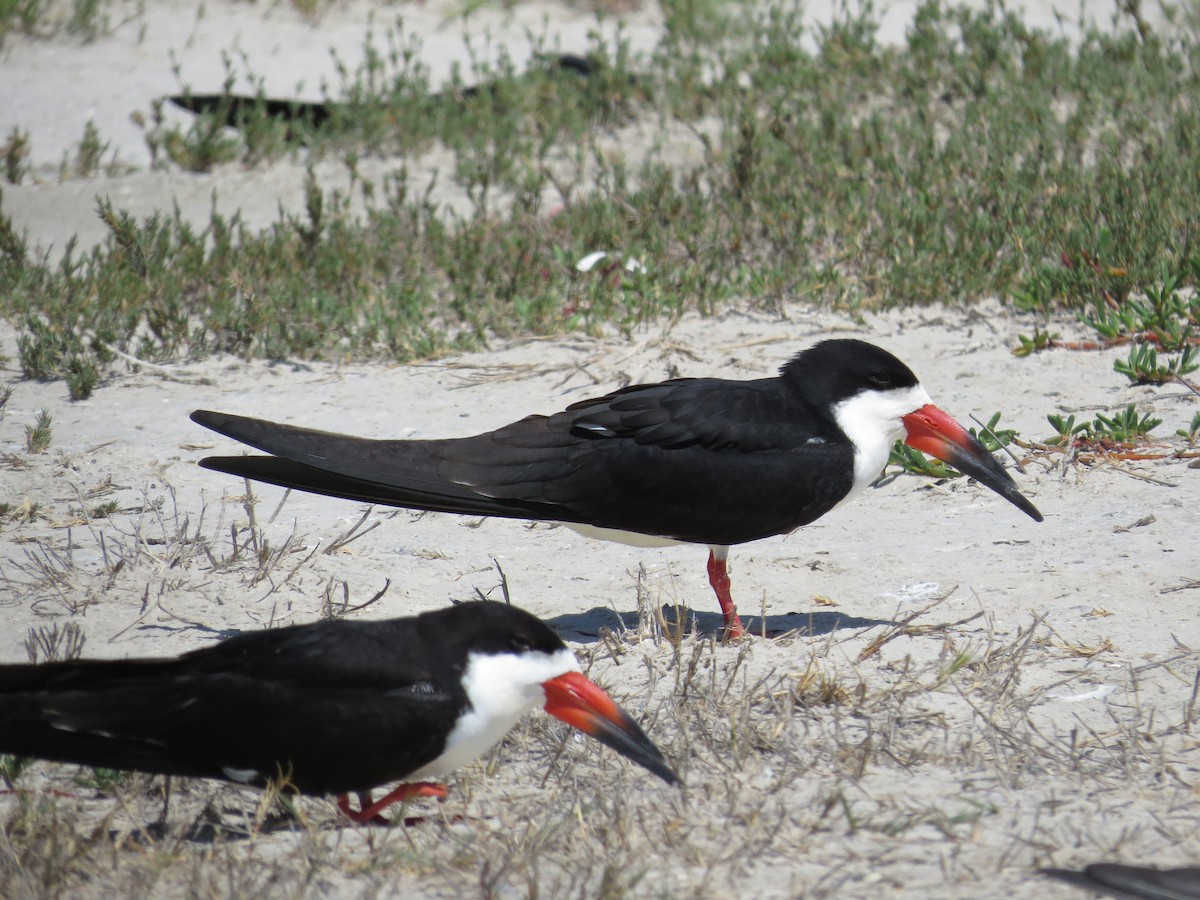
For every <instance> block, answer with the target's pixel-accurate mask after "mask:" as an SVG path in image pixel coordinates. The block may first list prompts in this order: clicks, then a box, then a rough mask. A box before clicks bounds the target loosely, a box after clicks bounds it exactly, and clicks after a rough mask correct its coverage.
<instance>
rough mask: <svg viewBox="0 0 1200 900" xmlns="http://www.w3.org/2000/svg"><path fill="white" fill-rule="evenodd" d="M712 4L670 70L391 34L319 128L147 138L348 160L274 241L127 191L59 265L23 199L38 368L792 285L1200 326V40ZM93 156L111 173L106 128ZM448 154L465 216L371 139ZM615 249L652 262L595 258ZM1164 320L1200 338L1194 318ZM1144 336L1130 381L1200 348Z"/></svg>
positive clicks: (345, 344) (679, 303)
mask: <svg viewBox="0 0 1200 900" xmlns="http://www.w3.org/2000/svg"><path fill="white" fill-rule="evenodd" d="M683 7H687V9H686V10H685V9H684V8H683ZM696 9H701V10H704V9H709V7H708V6H702V7H698V8H693V7H692V6H689V5H687V4H680V5H679V8H678V9H677V8H676V7H674V6H671V7H670V8H669V9H668V14H669V15H670V17H671V26H672V27H671V28H670V29H669V30H668V31H667V36H666V37H665V38H664V39H663V42H662V43H661V45H660V46H659V47H658V48H657V50H656V52H655V53H654V54H653V57H652V58H651V59H634V58H633V56H632V54H631V52H630V51H629V49H628V47H627V46H625V45H624V44H623V43H618V44H617V45H616V46H607V45H604V44H603V43H601V42H600V41H599V39H596V41H597V42H596V44H595V45H594V46H593V47H592V48H591V51H590V54H589V59H590V61H591V63H592V71H591V72H590V74H589V75H587V77H583V76H581V75H580V74H579V73H578V72H575V71H570V70H563V69H560V68H557V67H554V66H547V67H545V68H544V69H543V68H539V67H537V66H535V67H533V68H532V69H531V71H530V72H528V73H525V74H522V75H518V74H517V73H516V71H515V67H514V66H513V65H512V64H511V62H509V61H507V60H504V59H502V60H501V61H500V62H499V63H496V64H485V63H483V62H478V63H477V64H475V65H473V66H471V67H470V70H469V71H466V72H462V73H460V75H459V78H458V80H457V82H456V84H454V85H452V86H451V88H450V89H448V90H447V91H445V92H444V93H442V94H440V95H436V96H435V95H433V94H431V93H430V89H429V84H428V79H427V73H426V72H425V71H424V69H423V68H422V66H421V65H420V63H419V61H418V58H417V56H416V54H415V52H414V47H415V40H414V39H413V38H412V37H411V36H406V35H404V34H402V33H399V32H395V31H390V32H388V33H387V34H386V35H385V36H384V39H383V41H382V45H380V44H379V43H378V42H376V41H374V40H372V42H371V45H370V47H371V52H369V53H368V54H367V57H366V60H365V62H364V63H363V65H362V66H361V67H360V68H359V69H357V70H351V69H349V68H348V67H343V71H344V73H345V74H344V78H343V83H342V84H341V85H340V86H339V95H338V96H337V97H336V100H337V101H338V102H337V103H336V104H333V105H331V106H330V107H329V115H328V118H327V119H325V120H324V121H322V122H320V123H315V122H313V121H305V120H304V119H303V117H301V118H300V119H298V120H297V121H294V122H290V123H288V124H287V125H286V126H281V125H280V124H279V122H278V121H277V120H273V119H271V118H270V117H269V116H268V115H267V111H266V108H265V106H260V107H259V108H258V111H257V112H256V111H255V108H256V107H255V105H254V104H251V105H250V107H249V108H248V111H246V112H244V114H240V115H241V116H242V117H241V119H240V120H239V122H240V124H241V130H240V131H238V132H233V131H229V130H228V129H226V128H224V127H222V126H221V125H220V122H221V120H222V116H223V115H224V113H222V112H220V111H218V112H216V113H212V114H205V115H201V116H200V117H198V118H197V120H196V121H195V123H194V124H193V125H192V127H191V128H190V129H189V130H188V131H187V132H184V133H179V132H178V131H174V132H172V131H168V130H164V129H163V127H162V125H161V122H159V123H157V124H152V125H151V126H150V127H149V128H148V131H147V138H148V140H149V141H150V142H151V145H152V146H154V147H157V148H158V149H159V150H160V151H161V153H160V154H159V156H158V159H159V164H161V165H180V166H183V167H186V168H198V169H203V168H206V167H209V166H211V165H213V164H215V163H216V162H219V161H221V160H223V159H230V158H233V159H238V160H240V161H241V162H242V163H243V164H254V163H256V162H257V161H259V160H262V159H269V158H273V157H275V156H278V155H279V154H281V153H284V152H290V153H307V154H309V157H310V158H312V159H315V158H318V157H321V156H329V155H334V154H336V155H339V156H340V158H342V159H343V160H344V161H345V163H346V166H347V170H348V172H349V174H350V187H349V188H348V189H347V190H344V191H333V192H330V193H325V194H323V193H322V192H321V190H320V189H319V188H318V186H317V183H316V180H315V177H314V178H310V181H309V185H308V187H307V213H306V215H304V216H302V217H296V216H291V215H281V217H280V219H279V220H278V221H277V222H276V224H275V225H274V227H272V228H271V229H270V230H268V231H266V232H263V233H251V232H249V231H248V230H247V229H246V228H244V226H243V225H242V223H241V222H240V221H239V220H238V218H237V217H236V216H234V217H232V218H226V217H223V216H220V215H215V214H214V215H213V216H212V218H211V220H210V221H209V223H208V225H207V227H205V228H202V229H197V228H194V227H193V226H191V225H189V224H188V223H186V222H183V221H181V220H180V219H179V218H178V217H177V216H174V215H172V214H170V213H164V214H162V215H158V216H155V217H152V218H150V219H147V220H146V221H142V222H136V221H133V220H132V219H131V218H130V217H128V216H127V215H125V214H123V213H122V212H120V211H118V210H114V209H112V208H111V207H110V206H108V205H106V204H102V205H101V207H100V214H101V216H102V217H103V218H104V220H105V222H107V223H108V225H109V228H110V229H111V231H112V235H111V238H110V239H109V241H108V243H107V244H106V245H105V246H104V247H102V248H99V249H97V250H95V251H92V252H89V253H86V254H80V253H78V252H77V251H76V250H75V249H74V248H68V249H67V251H66V252H65V253H64V255H63V256H62V258H61V259H59V260H57V261H54V260H49V259H35V258H33V257H32V255H31V254H30V252H29V250H28V248H27V247H26V246H25V245H24V243H23V242H22V240H21V239H20V238H19V236H17V235H16V233H15V231H14V229H13V228H12V227H11V224H10V223H9V222H8V220H7V219H6V218H5V217H4V215H3V207H2V196H0V282H3V283H4V284H6V285H7V286H9V287H8V289H7V290H6V291H5V293H4V296H3V297H2V298H0V315H5V316H7V317H10V318H12V319H13V320H15V321H17V322H18V323H20V325H21V328H22V338H21V365H22V368H23V369H24V371H25V372H26V374H27V375H29V376H32V377H51V378H64V379H67V380H68V381H69V382H70V385H71V387H70V389H71V394H72V396H74V397H84V396H87V394H88V393H89V392H90V391H91V390H92V389H93V388H94V387H95V385H96V384H97V383H98V382H99V379H100V378H101V377H102V376H103V373H104V371H105V369H106V368H107V367H108V366H109V365H110V364H111V362H112V360H113V359H114V353H113V351H120V352H122V353H127V354H131V355H132V356H134V357H136V358H137V359H142V360H145V361H148V362H149V361H153V362H161V361H164V360H171V359H179V358H196V357H201V356H204V355H207V354H212V353H233V354H238V355H241V356H243V357H246V358H251V357H302V358H330V357H355V358H387V359H396V360H408V359H413V358H419V357H424V356H429V355H434V354H438V353H442V352H446V351H448V350H451V349H455V348H464V347H475V346H479V345H480V344H482V343H483V342H485V341H486V340H488V339H489V337H490V336H492V335H509V334H514V333H537V334H550V333H557V332H561V331H564V330H569V329H575V328H581V329H590V330H595V329H598V328H600V327H601V326H606V325H608V324H614V325H615V326H617V327H619V328H628V327H631V326H633V325H634V324H636V323H638V322H640V321H643V320H645V319H647V318H651V317H660V316H667V317H671V316H676V315H679V314H680V313H682V312H683V311H685V310H688V309H694V310H699V311H700V312H702V313H710V312H712V311H714V310H716V309H719V308H721V307H723V306H725V305H727V304H729V303H732V302H737V303H739V304H742V305H757V306H759V307H762V308H775V307H777V306H779V305H780V304H781V303H782V302H783V301H784V300H788V301H794V300H796V299H797V298H806V299H808V300H810V301H811V302H813V303H823V304H828V305H834V306H838V307H841V308H846V309H851V310H853V309H859V308H868V307H879V306H885V305H893V304H914V303H931V302H935V301H949V302H970V301H973V300H975V299H976V298H980V297H986V296H1009V297H1012V298H1013V302H1014V303H1015V304H1016V305H1017V306H1018V307H1020V308H1023V309H1027V310H1031V311H1037V312H1048V311H1051V310H1058V309H1064V308H1065V309H1075V310H1078V311H1080V313H1081V314H1083V315H1085V316H1088V317H1090V318H1093V319H1095V320H1096V321H1097V323H1100V322H1101V321H1102V320H1103V321H1104V322H1109V320H1111V319H1113V318H1114V317H1117V318H1120V317H1122V316H1127V315H1132V316H1133V317H1134V320H1140V319H1139V317H1140V313H1138V312H1136V311H1135V309H1134V307H1135V306H1136V305H1138V304H1141V306H1144V307H1146V308H1147V309H1149V310H1150V312H1151V313H1155V310H1156V309H1157V310H1158V312H1163V311H1164V310H1166V309H1167V305H1169V304H1167V305H1164V303H1165V301H1163V302H1160V301H1161V300H1162V298H1159V299H1155V297H1156V296H1157V295H1155V293H1154V292H1156V291H1157V292H1159V293H1160V294H1161V293H1164V292H1165V293H1166V294H1167V295H1168V296H1169V297H1173V298H1174V300H1173V301H1172V302H1173V303H1175V304H1176V305H1179V304H1181V303H1182V304H1184V305H1185V306H1186V307H1187V309H1188V310H1190V312H1189V313H1188V315H1190V316H1192V321H1194V316H1195V301H1194V300H1181V299H1180V298H1181V297H1183V298H1187V297H1191V289H1192V288H1194V287H1195V285H1196V283H1197V280H1198V273H1200V247H1198V246H1197V243H1196V230H1195V210H1196V209H1198V208H1200V179H1197V178H1196V177H1195V172H1196V155H1195V150H1194V135H1195V134H1196V133H1200V90H1198V89H1197V88H1198V87H1200V85H1198V84H1197V65H1196V63H1197V60H1198V48H1197V46H1196V43H1195V41H1194V40H1193V39H1191V38H1189V37H1187V36H1186V32H1184V31H1180V32H1178V33H1172V34H1157V33H1154V32H1151V31H1149V30H1148V29H1146V28H1145V27H1142V26H1144V23H1141V22H1140V21H1139V20H1136V18H1133V19H1131V20H1130V27H1128V28H1127V29H1124V30H1120V29H1118V31H1117V32H1116V33H1113V34H1090V35H1088V36H1087V37H1086V38H1085V39H1084V40H1083V41H1082V43H1081V44H1080V45H1079V46H1077V47H1072V46H1071V45H1069V44H1068V43H1067V41H1066V40H1064V39H1061V38H1059V37H1056V36H1054V35H1051V34H1048V33H1043V32H1037V31H1033V30H1031V29H1030V28H1028V27H1027V26H1026V25H1024V24H1023V23H1022V22H1021V20H1020V19H1019V18H1017V17H1016V16H1014V15H1011V14H1008V13H1006V12H1004V11H1002V10H1001V9H999V8H993V9H990V10H985V11H964V10H960V9H953V8H947V7H944V6H942V5H940V4H937V3H928V4H926V5H924V6H922V7H921V8H920V10H918V12H917V14H916V18H915V20H914V22H913V25H912V27H911V29H910V31H909V36H908V42H907V44H906V45H905V46H901V47H885V46H882V45H881V44H879V43H878V42H877V40H876V36H875V31H876V24H875V21H874V20H873V19H872V18H871V14H870V13H864V14H852V15H846V16H845V17H844V18H843V19H841V20H840V21H838V22H836V23H835V24H833V25H831V26H828V27H825V28H822V29H821V30H819V31H818V33H816V34H815V35H807V36H806V35H805V33H804V29H803V28H802V26H801V24H800V20H799V15H798V13H796V12H795V11H793V10H792V9H790V8H788V7H784V6H779V7H772V8H770V9H767V10H766V11H763V10H762V9H761V8H757V9H753V10H747V11H746V14H745V15H741V16H738V17H732V16H731V17H730V18H729V19H728V20H727V22H726V26H727V27H722V28H715V27H712V18H711V15H709V16H704V15H699V14H697V12H696ZM716 9H717V10H718V11H721V10H724V11H725V12H728V9H727V8H724V7H716ZM739 10H740V7H739ZM709 12H710V14H711V13H712V10H711V9H710V10H709ZM715 35H720V37H716V36H715ZM806 37H815V38H816V41H817V45H818V46H817V49H816V50H815V52H810V51H809V50H807V49H805V45H804V42H803V41H804V39H805V38H806ZM226 65H227V68H229V69H230V70H232V63H231V62H230V61H227V63H226ZM481 83H482V84H487V85H489V87H488V88H486V89H482V90H479V91H471V90H468V89H467V88H466V87H465V86H466V85H473V84H481ZM264 102H265V101H264ZM226 112H227V111H226ZM681 133H682V134H686V135H687V138H686V139H687V140H688V141H689V142H690V146H691V147H693V148H695V147H700V148H702V149H703V150H704V153H703V157H702V159H700V160H698V161H697V162H695V163H689V164H688V165H687V166H686V167H681V166H680V165H679V164H678V163H675V162H673V161H672V160H673V159H675V158H676V157H672V156H671V155H669V154H668V152H667V150H666V148H665V145H666V144H667V143H668V137H669V136H670V135H673V134H681ZM635 135H636V136H637V138H638V140H636V141H635V140H634V136H635ZM647 135H649V138H648V139H647V138H646V136H647ZM85 144H86V145H87V147H88V148H90V150H91V151H93V152H92V153H90V154H89V155H88V159H89V160H90V163H89V165H94V164H95V163H96V161H98V156H97V155H96V153H95V152H94V151H96V149H97V148H102V147H103V141H102V138H101V137H100V136H99V135H95V134H92V135H89V136H88V137H87V139H86V140H85ZM641 144H646V145H647V149H646V150H645V152H644V153H642V154H640V155H636V156H635V155H628V154H625V153H620V152H617V150H619V149H622V148H624V147H625V146H634V145H639V146H640V145H641ZM431 148H444V150H445V151H447V152H449V153H450V154H451V155H452V164H451V165H446V164H444V163H443V167H442V169H441V172H443V173H447V174H443V175H441V176H440V177H441V178H442V179H443V180H444V179H446V178H450V179H452V180H453V181H454V183H455V185H456V186H457V187H458V188H459V189H460V190H461V191H462V193H463V194H464V195H465V197H466V198H467V204H466V206H465V208H463V209H461V210H460V211H459V212H457V213H451V212H447V211H445V210H444V209H441V208H439V207H438V206H437V205H436V204H435V203H434V202H433V201H432V200H431V199H430V194H429V193H428V192H427V191H425V190H423V189H418V188H416V187H414V183H416V182H417V178H416V177H415V176H414V175H413V173H412V172H410V171H409V170H408V169H406V168H401V169H400V170H399V173H398V174H396V175H395V176H393V177H390V178H388V179H386V180H384V181H383V182H382V183H372V182H366V181H364V180H363V179H362V177H361V176H360V175H359V174H358V170H357V168H356V162H357V160H358V159H360V158H361V156H362V154H364V153H391V154H404V155H406V157H407V158H409V159H410V160H411V159H412V158H413V157H414V155H416V154H419V153H422V152H424V151H426V150H430V149H431ZM691 155H693V156H694V155H695V154H694V153H693V154H691ZM80 167H81V168H82V167H83V154H82V153H81V162H80ZM414 171H415V170H414ZM354 197H360V198H362V199H363V200H365V202H366V206H367V210H366V213H365V215H361V216H360V215H359V214H357V213H354V214H352V213H351V200H352V198H354ZM594 250H609V251H614V252H620V253H622V254H624V255H625V256H626V257H627V258H630V257H631V258H636V259H637V260H639V261H640V262H641V263H643V264H644V268H643V269H640V270H638V271H635V272H631V271H628V270H624V269H617V270H613V269H607V270H605V271H599V270H594V271H592V272H587V273H582V272H579V271H577V270H576V269H575V267H574V263H575V261H577V260H578V259H580V258H581V257H583V256H584V255H586V254H587V253H589V252H592V251H594ZM1141 298H1145V299H1141ZM1106 327H1107V326H1106ZM1114 327H1118V326H1114ZM1119 327H1124V326H1119ZM1137 327H1138V328H1141V326H1140V325H1137ZM1172 327H1174V326H1172ZM1163 336H1164V338H1165V339H1170V340H1173V341H1175V342H1176V343H1177V344H1178V343H1179V342H1180V341H1182V343H1183V344H1185V345H1186V344H1188V343H1189V338H1190V333H1184V332H1170V333H1168V332H1166V331H1164V335H1163ZM1028 340H1031V343H1032V344H1033V345H1034V346H1032V347H1031V348H1030V349H1038V345H1039V344H1040V346H1050V345H1052V344H1053V340H1052V338H1051V336H1050V335H1048V334H1046V335H1044V336H1042V337H1037V336H1036V333H1035V338H1034V339H1028ZM1165 349H1166V348H1165V346H1162V345H1159V346H1158V347H1157V352H1158V353H1162V352H1163V351H1164V350H1165ZM1182 352H1187V351H1186V349H1184V350H1181V353H1182ZM1138 353H1139V354H1141V355H1138V356H1136V357H1134V356H1131V358H1130V360H1129V361H1128V362H1127V368H1128V369H1129V373H1128V374H1129V375H1130V377H1131V378H1134V379H1136V380H1151V381H1152V380H1160V379H1161V378H1163V377H1173V376H1174V375H1177V374H1182V373H1184V372H1185V371H1190V368H1189V367H1193V366H1194V364H1195V362H1196V361H1195V360H1194V359H1193V358H1192V357H1191V356H1189V357H1188V358H1187V359H1186V360H1184V359H1182V358H1181V359H1178V360H1172V361H1168V362H1165V363H1164V362H1163V361H1162V360H1160V359H1150V358H1149V356H1148V355H1147V351H1144V350H1139V351H1138ZM1193 353H1194V351H1193Z"/></svg>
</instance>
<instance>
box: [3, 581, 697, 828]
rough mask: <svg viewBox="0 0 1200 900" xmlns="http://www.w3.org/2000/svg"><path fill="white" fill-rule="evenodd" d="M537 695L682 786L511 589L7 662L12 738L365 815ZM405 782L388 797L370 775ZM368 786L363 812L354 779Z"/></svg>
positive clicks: (469, 753)
mask: <svg viewBox="0 0 1200 900" xmlns="http://www.w3.org/2000/svg"><path fill="white" fill-rule="evenodd" d="M537 706H543V707H544V709H545V710H546V712H548V713H549V714H550V715H552V716H555V717H556V718H559V719H561V720H562V721H564V722H566V723H567V724H568V725H571V726H572V727H574V728H578V729H579V730H581V731H583V732H585V733H587V734H589V735H591V736H592V737H594V738H596V739H597V740H599V741H601V742H602V743H604V744H607V745H608V746H610V747H612V748H613V749H614V750H616V751H617V752H619V753H621V754H623V755H625V756H627V757H629V759H631V760H633V761H634V762H636V763H638V764H639V765H641V766H645V767H646V768H647V769H649V770H650V771H651V772H653V773H654V774H655V775H657V776H659V777H660V778H662V779H663V780H665V781H667V782H668V783H671V784H673V783H675V782H676V781H677V780H678V779H677V778H676V776H675V773H674V772H673V771H671V769H670V767H669V766H668V765H667V764H666V762H665V761H664V759H663V757H662V754H661V753H659V751H658V748H657V747H655V746H654V744H653V743H652V742H651V741H650V739H649V738H648V737H646V735H645V734H644V733H643V732H642V730H641V728H639V727H638V726H637V724H636V723H635V722H634V721H633V720H632V719H631V718H630V717H629V716H628V715H627V714H626V713H625V712H624V711H623V710H622V709H621V708H620V707H618V706H617V704H616V703H615V702H613V700H612V698H610V697H609V696H608V694H606V693H605V692H604V691H602V690H601V689H600V688H599V687H597V686H596V685H595V684H593V683H592V682H590V681H588V680H587V679H586V678H585V677H584V676H583V675H582V674H581V673H580V670H579V663H578V661H577V660H576V659H575V654H573V653H572V652H571V651H570V650H569V649H568V648H567V646H566V645H565V644H563V642H562V641H561V640H560V639H559V638H558V636H557V635H556V634H555V633H554V632H553V631H552V630H551V629H550V627H549V626H548V625H546V624H545V623H544V622H542V621H541V620H540V619H538V618H536V617H535V616H532V615H530V614H529V613H527V612H525V611H523V610H520V609H517V608H516V607H513V606H506V605H504V604H502V603H493V602H490V601H483V602H472V603H463V604H461V605H458V606H452V607H450V608H448V609H443V610H438V611H436V612H428V613H424V614H422V615H419V616H415V617H411V618H404V619H390V620H386V621H380V622H348V621H326V622H317V623H314V624H311V625H296V626H292V627H288V628H275V629H271V630H269V631H257V632H248V633H246V634H240V635H238V636H237V637H233V638H230V639H228V640H225V641H221V642H220V643H218V644H215V645H214V646H211V647H205V648H203V649H201V650H196V651H194V652H192V653H187V654H185V655H183V656H180V657H175V658H171V659H130V660H77V661H73V662H52V663H44V664H41V665H9V666H0V753H11V754H14V755H16V756H31V757H38V758H41V759H50V760H58V761H61V762H70V763H80V764H82V765H90V766H104V767H107V768H114V769H136V770H139V771H142V772H154V773H159V774H164V775H187V776H195V777H201V778H220V779H223V780H226V781H233V782H240V783H243V784H255V785H263V784H265V783H267V782H268V781H271V780H279V781H282V782H284V783H286V784H287V785H290V786H291V787H292V788H294V789H295V790H298V791H300V792H302V793H307V794H340V795H341V796H340V797H339V798H338V806H339V807H340V808H341V809H342V811H343V812H345V813H346V814H347V815H348V816H349V817H350V818H351V819H353V820H355V821H357V822H372V821H378V818H377V817H378V816H379V813H380V811H381V810H383V809H384V808H385V807H387V806H389V805H391V804H393V803H396V802H399V801H402V800H405V799H408V798H410V797H414V796H436V797H444V796H445V795H446V788H445V787H444V786H443V785H440V784H437V783H435V782H430V781H426V780H424V779H428V778H431V777H437V776H442V775H447V774H449V773H450V772H452V771H454V770H455V769H457V768H459V767H460V766H463V765H465V764H467V763H469V762H471V761H472V760H474V759H475V758H476V757H478V756H479V755H480V754H482V753H484V752H485V751H487V750H488V749H489V748H490V747H492V746H493V745H494V744H495V743H497V742H498V741H499V740H500V739H501V738H502V737H504V735H505V734H507V733H508V731H509V730H510V729H511V728H512V727H513V726H514V725H515V724H516V723H517V721H518V720H519V719H520V718H521V717H522V716H524V715H525V714H526V713H527V712H529V711H530V710H532V709H534V708H535V707H537ZM393 781H404V782H405V783H404V784H401V785H400V786H399V787H397V788H396V789H395V790H393V791H392V792H391V793H389V794H388V795H387V796H386V797H384V798H383V799H381V800H379V801H378V802H372V801H371V798H370V790H371V789H372V788H375V787H377V786H379V785H381V784H386V783H388V782H393ZM350 792H354V793H357V794H358V795H359V798H360V805H361V808H360V809H359V810H357V811H355V810H353V809H352V808H351V806H350V803H349V798H348V797H347V794H348V793H350Z"/></svg>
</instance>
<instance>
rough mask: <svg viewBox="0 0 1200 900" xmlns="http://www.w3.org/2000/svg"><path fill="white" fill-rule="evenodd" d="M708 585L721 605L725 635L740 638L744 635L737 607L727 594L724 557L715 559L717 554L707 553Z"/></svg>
mask: <svg viewBox="0 0 1200 900" xmlns="http://www.w3.org/2000/svg"><path fill="white" fill-rule="evenodd" d="M708 583H709V584H711V585H712V589H713V591H715V592H716V595H717V602H718V603H719V604H721V615H722V616H724V617H725V633H726V634H727V635H728V636H729V637H731V638H740V637H741V636H742V635H744V634H745V633H746V629H745V627H744V626H743V625H742V620H741V619H740V618H738V614H737V607H736V606H734V605H733V596H732V595H731V594H730V592H729V573H728V572H727V571H725V557H723V556H722V557H721V558H720V559H717V554H716V553H714V552H713V551H712V550H709V551H708Z"/></svg>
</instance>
